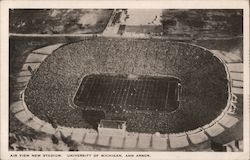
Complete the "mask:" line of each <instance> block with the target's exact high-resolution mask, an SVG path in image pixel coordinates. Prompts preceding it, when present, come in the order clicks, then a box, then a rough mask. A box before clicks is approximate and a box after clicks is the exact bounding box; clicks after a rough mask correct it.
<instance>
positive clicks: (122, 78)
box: [8, 8, 245, 153]
mask: <svg viewBox="0 0 250 160" xmlns="http://www.w3.org/2000/svg"><path fill="white" fill-rule="evenodd" d="M243 38H244V34H243V10H242V9H164V8H162V9H146V8H145V9H130V8H123V9H121V8H119V9H116V8H107V9H95V8H92V9H70V8H68V9H54V8H46V9H36V8H34V9H30V8H29V9H17V8H10V9H9V134H8V137H9V140H8V142H9V143H8V145H9V146H8V150H9V151H140V152H141V151H143V152H144V153H146V152H145V151H161V152H175V151H182V152H243V151H244V148H243V146H244V142H245V141H244V138H243V111H244V110H243V96H244V93H243V86H244V85H243V74H244V71H243V61H244V59H243V57H244V53H243ZM74 153H75V152H74Z"/></svg>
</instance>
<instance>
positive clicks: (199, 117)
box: [25, 38, 228, 133]
mask: <svg viewBox="0 0 250 160" xmlns="http://www.w3.org/2000/svg"><path fill="white" fill-rule="evenodd" d="M93 73H114V74H138V75H151V76H159V75H171V76H176V77H178V78H180V80H181V84H182V94H181V97H180V98H181V99H180V106H179V108H178V109H177V110H176V111H175V112H172V113H167V112H164V111H136V112H123V113H113V112H112V113H109V112H105V119H115V118H117V117H118V118H120V119H126V121H127V123H126V124H127V130H128V131H131V132H144V133H155V132H160V133H177V132H183V131H188V130H192V129H196V128H197V127H200V126H203V125H205V124H207V123H210V122H211V121H212V120H213V119H215V118H216V117H217V116H218V115H219V114H220V113H221V112H222V110H223V109H224V108H225V107H226V105H227V100H228V80H227V75H226V74H227V73H226V71H225V68H224V65H223V64H222V63H221V61H220V60H219V59H218V58H216V57H214V56H213V54H211V53H210V52H209V51H207V50H204V49H202V48H199V47H195V46H192V45H189V44H184V43H176V42H167V41H165V40H160V39H120V38H90V39H86V40H84V41H81V42H78V43H72V44H68V45H66V46H64V47H61V48H59V49H58V50H56V51H55V52H54V53H53V54H51V55H50V56H49V57H48V58H47V59H46V60H45V61H44V62H43V63H42V64H41V65H40V67H39V69H38V70H37V72H36V73H35V74H34V75H33V77H32V78H31V80H30V83H29V84H28V87H27V89H26V91H25V102H26V104H27V106H28V107H29V109H30V111H31V112H33V113H34V114H35V115H36V116H38V117H39V118H41V119H43V120H45V121H47V118H46V116H45V115H48V116H49V117H52V118H53V119H55V120H56V121H57V123H58V124H59V125H62V126H66V127H84V128H93V126H92V125H90V124H89V123H88V122H86V121H85V120H84V118H82V112H81V108H72V107H70V105H71V104H70V101H71V100H72V99H73V98H74V95H75V93H76V92H77V90H78V87H79V85H80V83H81V81H80V79H81V78H82V77H83V76H84V75H87V74H93Z"/></svg>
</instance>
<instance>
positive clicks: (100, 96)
mask: <svg viewBox="0 0 250 160" xmlns="http://www.w3.org/2000/svg"><path fill="white" fill-rule="evenodd" d="M180 93H181V83H180V80H179V79H177V78H175V77H168V76H141V75H125V74H123V75H120V74H90V75H87V76H85V77H84V78H83V80H82V83H81V85H80V87H79V90H78V92H77V94H76V96H75V98H74V102H75V104H76V105H78V106H79V107H83V108H84V109H93V110H101V111H105V112H107V111H108V112H113V113H122V112H130V111H154V112H155V111H160V112H172V111H174V110H176V109H177V108H178V106H179V101H180Z"/></svg>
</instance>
